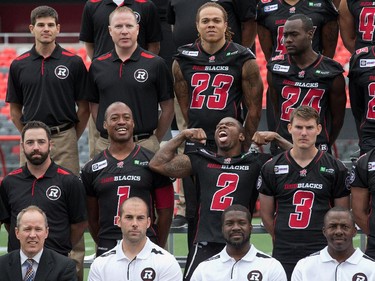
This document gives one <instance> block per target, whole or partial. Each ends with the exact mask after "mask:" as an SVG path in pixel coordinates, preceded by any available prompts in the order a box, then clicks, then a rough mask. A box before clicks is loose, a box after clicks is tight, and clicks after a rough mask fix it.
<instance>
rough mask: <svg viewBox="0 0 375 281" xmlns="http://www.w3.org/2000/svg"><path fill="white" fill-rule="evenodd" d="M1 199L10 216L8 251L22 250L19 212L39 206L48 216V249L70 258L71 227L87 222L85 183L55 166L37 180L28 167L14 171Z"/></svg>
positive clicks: (4, 180)
mask: <svg viewBox="0 0 375 281" xmlns="http://www.w3.org/2000/svg"><path fill="white" fill-rule="evenodd" d="M0 196H1V197H2V200H3V202H4V204H5V207H6V209H7V211H8V213H9V215H10V216H9V218H8V220H6V221H5V222H7V223H10V230H9V238H8V252H10V251H13V250H16V249H19V247H20V244H19V241H18V239H17V238H16V236H15V232H14V228H15V227H16V220H17V215H18V213H19V212H20V211H21V210H22V209H24V208H27V207H28V206H30V205H36V206H38V207H39V208H41V209H42V210H43V211H44V212H45V213H46V215H47V218H48V226H49V234H48V238H47V240H46V244H45V245H46V247H47V248H49V249H52V250H55V251H56V252H58V253H60V254H63V255H68V253H69V252H70V250H71V249H72V245H71V243H70V225H71V224H76V223H80V222H83V221H85V220H86V204H85V202H86V198H85V190H84V187H83V185H82V182H81V181H80V180H79V178H78V177H77V176H75V175H74V174H73V173H71V172H70V171H68V170H66V169H65V168H63V167H61V166H59V165H56V164H55V163H54V162H52V163H51V165H50V166H49V168H48V169H47V171H46V172H45V174H44V175H43V177H40V178H35V177H34V176H33V175H32V174H31V173H30V171H29V170H28V169H27V166H23V167H21V168H19V169H16V170H14V171H13V172H10V173H9V174H8V175H7V176H6V177H5V178H4V179H3V181H2V183H1V187H0Z"/></svg>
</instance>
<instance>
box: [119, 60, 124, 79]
mask: <svg viewBox="0 0 375 281" xmlns="http://www.w3.org/2000/svg"><path fill="white" fill-rule="evenodd" d="M123 65H124V63H121V65H120V69H119V72H118V77H120V78H121V76H122V67H123Z"/></svg>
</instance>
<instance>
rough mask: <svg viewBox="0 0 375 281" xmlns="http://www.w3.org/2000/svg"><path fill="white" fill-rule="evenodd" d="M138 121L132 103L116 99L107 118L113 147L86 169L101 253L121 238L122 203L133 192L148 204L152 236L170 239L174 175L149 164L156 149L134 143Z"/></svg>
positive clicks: (90, 217) (161, 241)
mask: <svg viewBox="0 0 375 281" xmlns="http://www.w3.org/2000/svg"><path fill="white" fill-rule="evenodd" d="M134 126H135V121H134V119H133V113H132V111H131V109H130V107H129V106H127V105H126V104H125V103H122V102H114V103H112V104H111V105H110V106H109V107H108V108H107V109H106V111H105V113H104V123H103V127H104V129H105V130H107V132H108V135H109V141H110V142H109V147H108V148H107V149H105V150H103V151H102V152H100V153H99V154H98V155H96V156H95V157H94V158H93V159H92V160H91V161H89V162H88V163H86V165H85V166H84V167H83V169H82V171H81V178H82V181H83V184H84V186H85V188H86V194H87V209H88V222H89V230H90V233H91V236H92V237H93V239H94V241H95V242H96V244H97V245H98V249H97V252H96V254H97V256H99V255H101V254H103V253H105V252H106V251H108V250H110V249H112V248H113V247H115V246H116V245H117V241H118V240H121V237H122V234H121V229H120V228H119V227H118V226H117V224H118V217H119V214H120V206H121V203H122V202H124V201H125V200H126V199H128V198H129V197H134V196H137V197H140V198H142V199H143V200H144V201H145V202H146V203H147V205H148V208H149V210H150V214H149V216H150V217H151V225H150V227H149V228H148V231H147V236H148V237H149V238H150V239H151V240H152V241H153V242H154V243H156V244H158V245H159V246H161V247H164V246H165V244H166V242H167V238H168V234H169V227H170V224H171V221H172V216H173V205H174V197H173V185H172V183H171V180H170V179H169V178H167V177H164V176H161V175H159V174H157V173H155V172H153V171H151V170H150V168H149V167H148V163H149V161H150V159H151V158H152V157H153V155H154V154H153V153H152V152H151V151H150V150H148V149H146V148H144V147H142V146H141V145H140V144H137V143H136V142H135V140H134V138H133V137H134V135H133V132H134ZM155 209H156V214H155ZM156 216H157V220H156Z"/></svg>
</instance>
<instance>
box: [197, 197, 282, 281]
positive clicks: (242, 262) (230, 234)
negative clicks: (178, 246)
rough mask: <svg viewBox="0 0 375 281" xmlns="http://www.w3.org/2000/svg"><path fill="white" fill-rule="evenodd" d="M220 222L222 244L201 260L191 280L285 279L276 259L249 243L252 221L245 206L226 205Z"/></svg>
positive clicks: (268, 280)
mask: <svg viewBox="0 0 375 281" xmlns="http://www.w3.org/2000/svg"><path fill="white" fill-rule="evenodd" d="M221 223H222V232H223V236H224V239H225V241H226V246H225V248H224V249H223V250H222V251H221V252H220V253H219V254H217V255H215V256H213V257H212V258H210V259H208V260H206V261H204V262H202V263H200V264H199V265H198V267H197V268H196V270H195V271H194V273H193V276H192V277H191V281H211V280H215V281H220V280H222V281H227V280H263V281H271V280H273V281H283V280H285V281H286V280H287V279H286V274H285V271H284V268H283V266H282V265H281V263H280V262H279V261H278V260H276V259H274V258H272V257H271V256H269V255H267V254H265V253H263V252H261V251H259V250H257V249H256V248H255V247H254V245H251V244H250V243H249V240H250V234H251V229H252V225H251V214H250V212H249V210H248V209H247V208H245V207H244V206H242V205H237V204H235V205H232V206H230V207H228V208H226V209H225V210H224V212H223V214H222V216H221ZM260 277H262V278H261V279H260Z"/></svg>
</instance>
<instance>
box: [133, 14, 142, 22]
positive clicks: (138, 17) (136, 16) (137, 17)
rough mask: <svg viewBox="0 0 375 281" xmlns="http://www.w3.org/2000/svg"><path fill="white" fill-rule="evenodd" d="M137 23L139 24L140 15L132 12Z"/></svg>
mask: <svg viewBox="0 0 375 281" xmlns="http://www.w3.org/2000/svg"><path fill="white" fill-rule="evenodd" d="M134 14H135V18H136V20H137V23H140V22H141V15H140V14H139V13H138V12H134Z"/></svg>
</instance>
